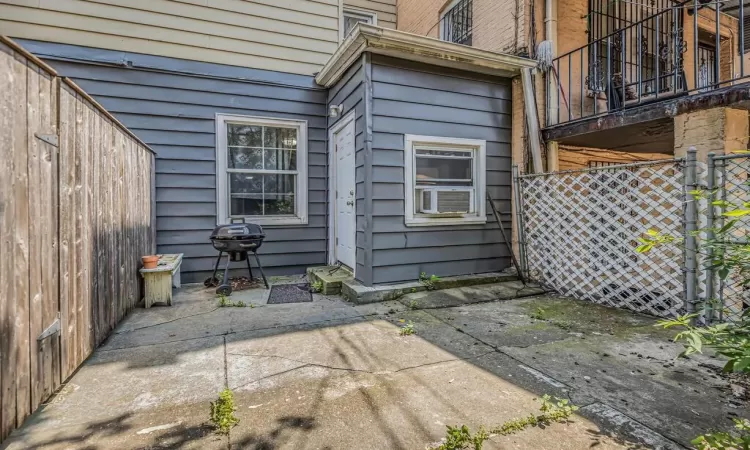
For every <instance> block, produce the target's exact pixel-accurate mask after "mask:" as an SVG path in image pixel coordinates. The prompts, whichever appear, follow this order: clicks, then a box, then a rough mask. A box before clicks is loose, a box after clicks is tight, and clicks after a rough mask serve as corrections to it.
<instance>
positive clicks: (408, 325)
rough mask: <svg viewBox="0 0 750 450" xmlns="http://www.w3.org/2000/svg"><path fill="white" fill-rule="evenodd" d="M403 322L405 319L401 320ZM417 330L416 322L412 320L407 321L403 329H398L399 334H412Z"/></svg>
mask: <svg viewBox="0 0 750 450" xmlns="http://www.w3.org/2000/svg"><path fill="white" fill-rule="evenodd" d="M401 322H403V320H402V321H401ZM416 333H417V330H415V329H414V322H412V321H411V320H410V321H408V322H407V323H406V325H404V326H403V327H401V329H400V330H399V331H398V334H399V335H401V336H411V335H412V334H416Z"/></svg>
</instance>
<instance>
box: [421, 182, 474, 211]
mask: <svg viewBox="0 0 750 450" xmlns="http://www.w3.org/2000/svg"><path fill="white" fill-rule="evenodd" d="M421 200H422V201H421V204H420V207H419V212H420V213H422V214H471V213H473V212H474V188H471V187H429V188H424V189H422V197H421Z"/></svg>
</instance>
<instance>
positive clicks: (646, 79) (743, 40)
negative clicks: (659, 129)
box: [547, 0, 750, 128]
mask: <svg viewBox="0 0 750 450" xmlns="http://www.w3.org/2000/svg"><path fill="white" fill-rule="evenodd" d="M748 7H750V3H749V4H748V5H744V4H743V3H742V2H741V1H739V0H728V1H723V2H722V1H719V2H718V3H717V2H715V1H711V0H701V1H699V0H689V1H687V2H683V3H675V4H674V5H673V6H669V7H666V8H664V9H662V10H660V11H659V12H657V13H656V14H653V15H650V16H648V17H646V18H644V19H642V20H640V21H637V22H634V23H630V24H628V25H627V26H625V27H622V28H619V29H617V30H616V31H614V32H612V33H611V34H608V35H606V36H604V37H602V38H600V39H596V40H592V41H591V42H589V43H588V44H587V45H585V46H583V47H580V48H577V49H575V50H573V51H570V52H568V53H565V54H563V55H560V56H559V57H557V58H555V59H554V60H553V63H552V67H551V69H550V70H549V72H548V73H547V83H548V89H547V105H548V112H547V127H548V128H549V127H556V126H558V125H563V124H569V123H572V122H578V121H583V120H585V119H589V118H594V117H598V116H605V115H608V114H611V113H614V112H618V111H625V110H628V109H631V108H636V107H640V106H643V105H649V104H652V105H653V104H656V103H659V102H665V101H668V100H677V99H680V98H682V97H685V96H692V95H696V94H701V93H707V92H719V91H722V92H723V90H724V89H725V88H731V87H732V86H737V85H739V84H742V83H746V82H748V81H750V58H749V56H750V55H746V48H747V51H748V52H750V36H746V32H747V31H750V20H748V22H747V23H746V22H745V10H746V8H748ZM749 19H750V18H749ZM623 22H624V20H623ZM743 24H746V25H747V26H748V30H746V29H745V26H743Z"/></svg>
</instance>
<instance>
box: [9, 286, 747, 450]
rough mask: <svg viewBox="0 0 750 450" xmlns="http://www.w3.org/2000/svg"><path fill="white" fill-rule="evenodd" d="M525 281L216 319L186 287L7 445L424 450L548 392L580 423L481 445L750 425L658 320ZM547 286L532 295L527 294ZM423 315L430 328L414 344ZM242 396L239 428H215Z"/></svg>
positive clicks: (100, 353)
mask: <svg viewBox="0 0 750 450" xmlns="http://www.w3.org/2000/svg"><path fill="white" fill-rule="evenodd" d="M521 287H522V286H520V285H519V284H518V283H516V284H513V283H511V284H508V283H503V284H501V285H487V286H478V287H472V288H461V289H453V290H446V291H432V292H422V293H415V294H410V295H408V296H406V297H404V298H402V299H401V300H400V301H392V302H388V303H379V304H371V305H363V306H352V305H351V304H349V303H346V302H344V301H342V300H340V299H339V298H336V297H324V296H319V295H315V296H314V301H313V302H310V303H295V304H281V305H267V304H265V301H266V295H267V294H266V292H267V291H265V290H250V291H243V292H236V293H235V294H233V295H232V297H231V299H232V300H235V301H237V300H242V301H244V302H246V303H253V305H255V307H244V308H226V307H225V308H218V307H217V300H216V299H215V296H214V294H213V290H211V289H205V288H203V286H188V287H183V288H182V289H181V290H180V291H179V292H178V293H177V294H176V297H175V302H174V303H175V304H174V306H172V307H154V308H151V309H148V310H145V309H142V308H138V309H136V310H135V311H133V312H132V313H131V314H130V316H129V317H128V318H127V319H126V320H125V321H124V322H123V323H122V324H121V325H120V326H119V327H118V328H117V330H116V331H115V333H114V334H113V335H112V336H111V337H110V338H109V339H108V340H107V342H106V343H105V344H104V345H103V346H102V347H100V348H99V349H98V350H97V351H96V352H95V353H94V354H93V355H92V356H91V357H90V358H89V359H88V361H86V363H85V364H84V365H83V366H82V367H81V369H80V370H79V371H78V372H77V373H76V374H75V375H74V376H73V377H72V378H71V379H70V380H69V381H68V383H67V385H66V386H65V388H64V389H63V390H62V391H61V392H60V393H59V394H58V395H57V396H56V397H54V398H53V399H52V400H50V402H49V403H48V404H47V405H46V406H45V407H44V408H43V409H42V410H41V411H39V412H37V413H36V414H34V415H33V416H32V417H31V418H30V419H29V420H28V421H27V423H26V424H25V425H24V426H23V427H22V428H21V429H20V430H17V431H16V432H15V433H14V434H13V435H12V436H11V439H10V440H9V441H7V442H6V443H5V446H6V447H7V448H8V449H21V448H24V449H25V448H54V449H58V448H60V449H63V448H66V449H67V448H83V449H113V448H117V449H127V448H201V449H203V448H209V449H210V448H237V449H239V448H248V449H266V450H267V449H282V448H283V449H409V450H413V449H424V448H428V447H429V446H430V445H435V444H437V443H438V442H439V440H440V438H441V437H442V436H443V435H444V432H445V426H446V425H449V424H450V425H459V424H466V425H468V426H469V427H471V428H472V429H475V428H476V427H478V426H479V425H481V424H485V425H488V426H492V425H498V424H500V423H502V422H504V421H506V420H509V419H512V418H516V417H521V416H526V415H528V414H529V413H532V412H536V411H537V410H538V407H539V402H538V400H537V398H538V397H539V396H540V395H542V394H545V393H549V394H552V395H557V396H560V397H566V398H570V399H571V401H572V402H573V403H574V404H576V405H579V406H580V407H581V410H580V411H579V414H578V415H576V416H575V417H574V418H573V420H572V422H571V423H568V424H554V425H552V426H550V427H548V428H547V429H539V428H533V429H528V430H526V431H523V432H520V433H518V434H515V435H513V436H508V437H500V436H495V437H492V438H491V440H490V441H489V442H488V443H487V444H486V446H485V449H492V448H502V449H535V450H537V449H555V450H558V449H587V448H596V449H614V448H639V447H642V448H670V449H671V448H683V447H684V446H688V445H689V441H690V439H691V438H692V437H694V436H695V435H697V434H700V433H702V432H704V431H706V430H708V429H711V428H723V429H728V428H729V427H730V426H731V418H732V417H735V416H739V417H750V406H748V401H747V399H746V398H744V399H743V395H746V394H743V392H742V388H741V387H740V386H736V385H734V386H733V385H732V384H731V383H730V382H729V381H728V380H727V379H726V378H723V377H721V376H719V375H717V373H716V368H717V367H719V366H720V364H721V362H720V361H717V360H713V359H711V358H709V357H706V356H700V357H698V358H694V359H690V360H683V359H680V360H676V359H675V357H676V356H677V354H678V353H679V352H680V350H681V346H680V345H677V344H674V343H672V342H671V341H670V339H669V338H670V335H669V333H667V332H665V331H664V330H660V329H658V328H656V327H654V326H653V324H654V322H655V320H654V319H653V318H650V317H646V316H641V315H637V314H633V313H629V312H626V311H622V310H614V309H609V308H604V307H599V306H596V305H592V304H590V303H584V302H578V301H574V300H570V299H562V298H557V297H554V296H549V295H537V296H531V297H525V298H520V299H514V300H501V301H489V302H487V301H486V300H487V299H488V298H492V296H493V295H494V294H495V293H499V292H501V291H502V292H507V291H508V289H513V290H515V291H519V289H520V288H521ZM531 292H533V291H528V290H525V291H524V290H521V291H519V294H520V295H527V294H530V293H531ZM402 320H403V321H405V322H408V321H413V323H414V328H415V330H416V334H415V335H412V336H400V335H399V327H401V326H403V324H404V323H405V322H401V321H402ZM225 385H228V386H229V387H230V388H232V389H233V390H234V392H235V403H236V406H237V413H236V414H237V416H238V417H239V419H240V422H239V425H238V426H236V427H235V428H234V429H232V431H231V433H230V434H229V435H228V436H219V435H217V434H215V433H213V431H212V429H211V428H210V426H209V425H208V423H207V419H208V412H209V402H210V401H211V400H214V399H215V398H216V397H217V395H218V392H219V391H220V390H221V389H222V388H223V387H224V386H225Z"/></svg>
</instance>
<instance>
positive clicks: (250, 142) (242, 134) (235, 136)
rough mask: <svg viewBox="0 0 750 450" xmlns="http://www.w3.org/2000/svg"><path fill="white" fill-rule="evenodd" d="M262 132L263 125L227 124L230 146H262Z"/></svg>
mask: <svg viewBox="0 0 750 450" xmlns="http://www.w3.org/2000/svg"><path fill="white" fill-rule="evenodd" d="M262 133H263V127H259V126H253V125H243V124H239V123H229V124H227V143H228V144H229V145H230V146H232V145H243V146H247V147H262V146H263V137H262Z"/></svg>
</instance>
